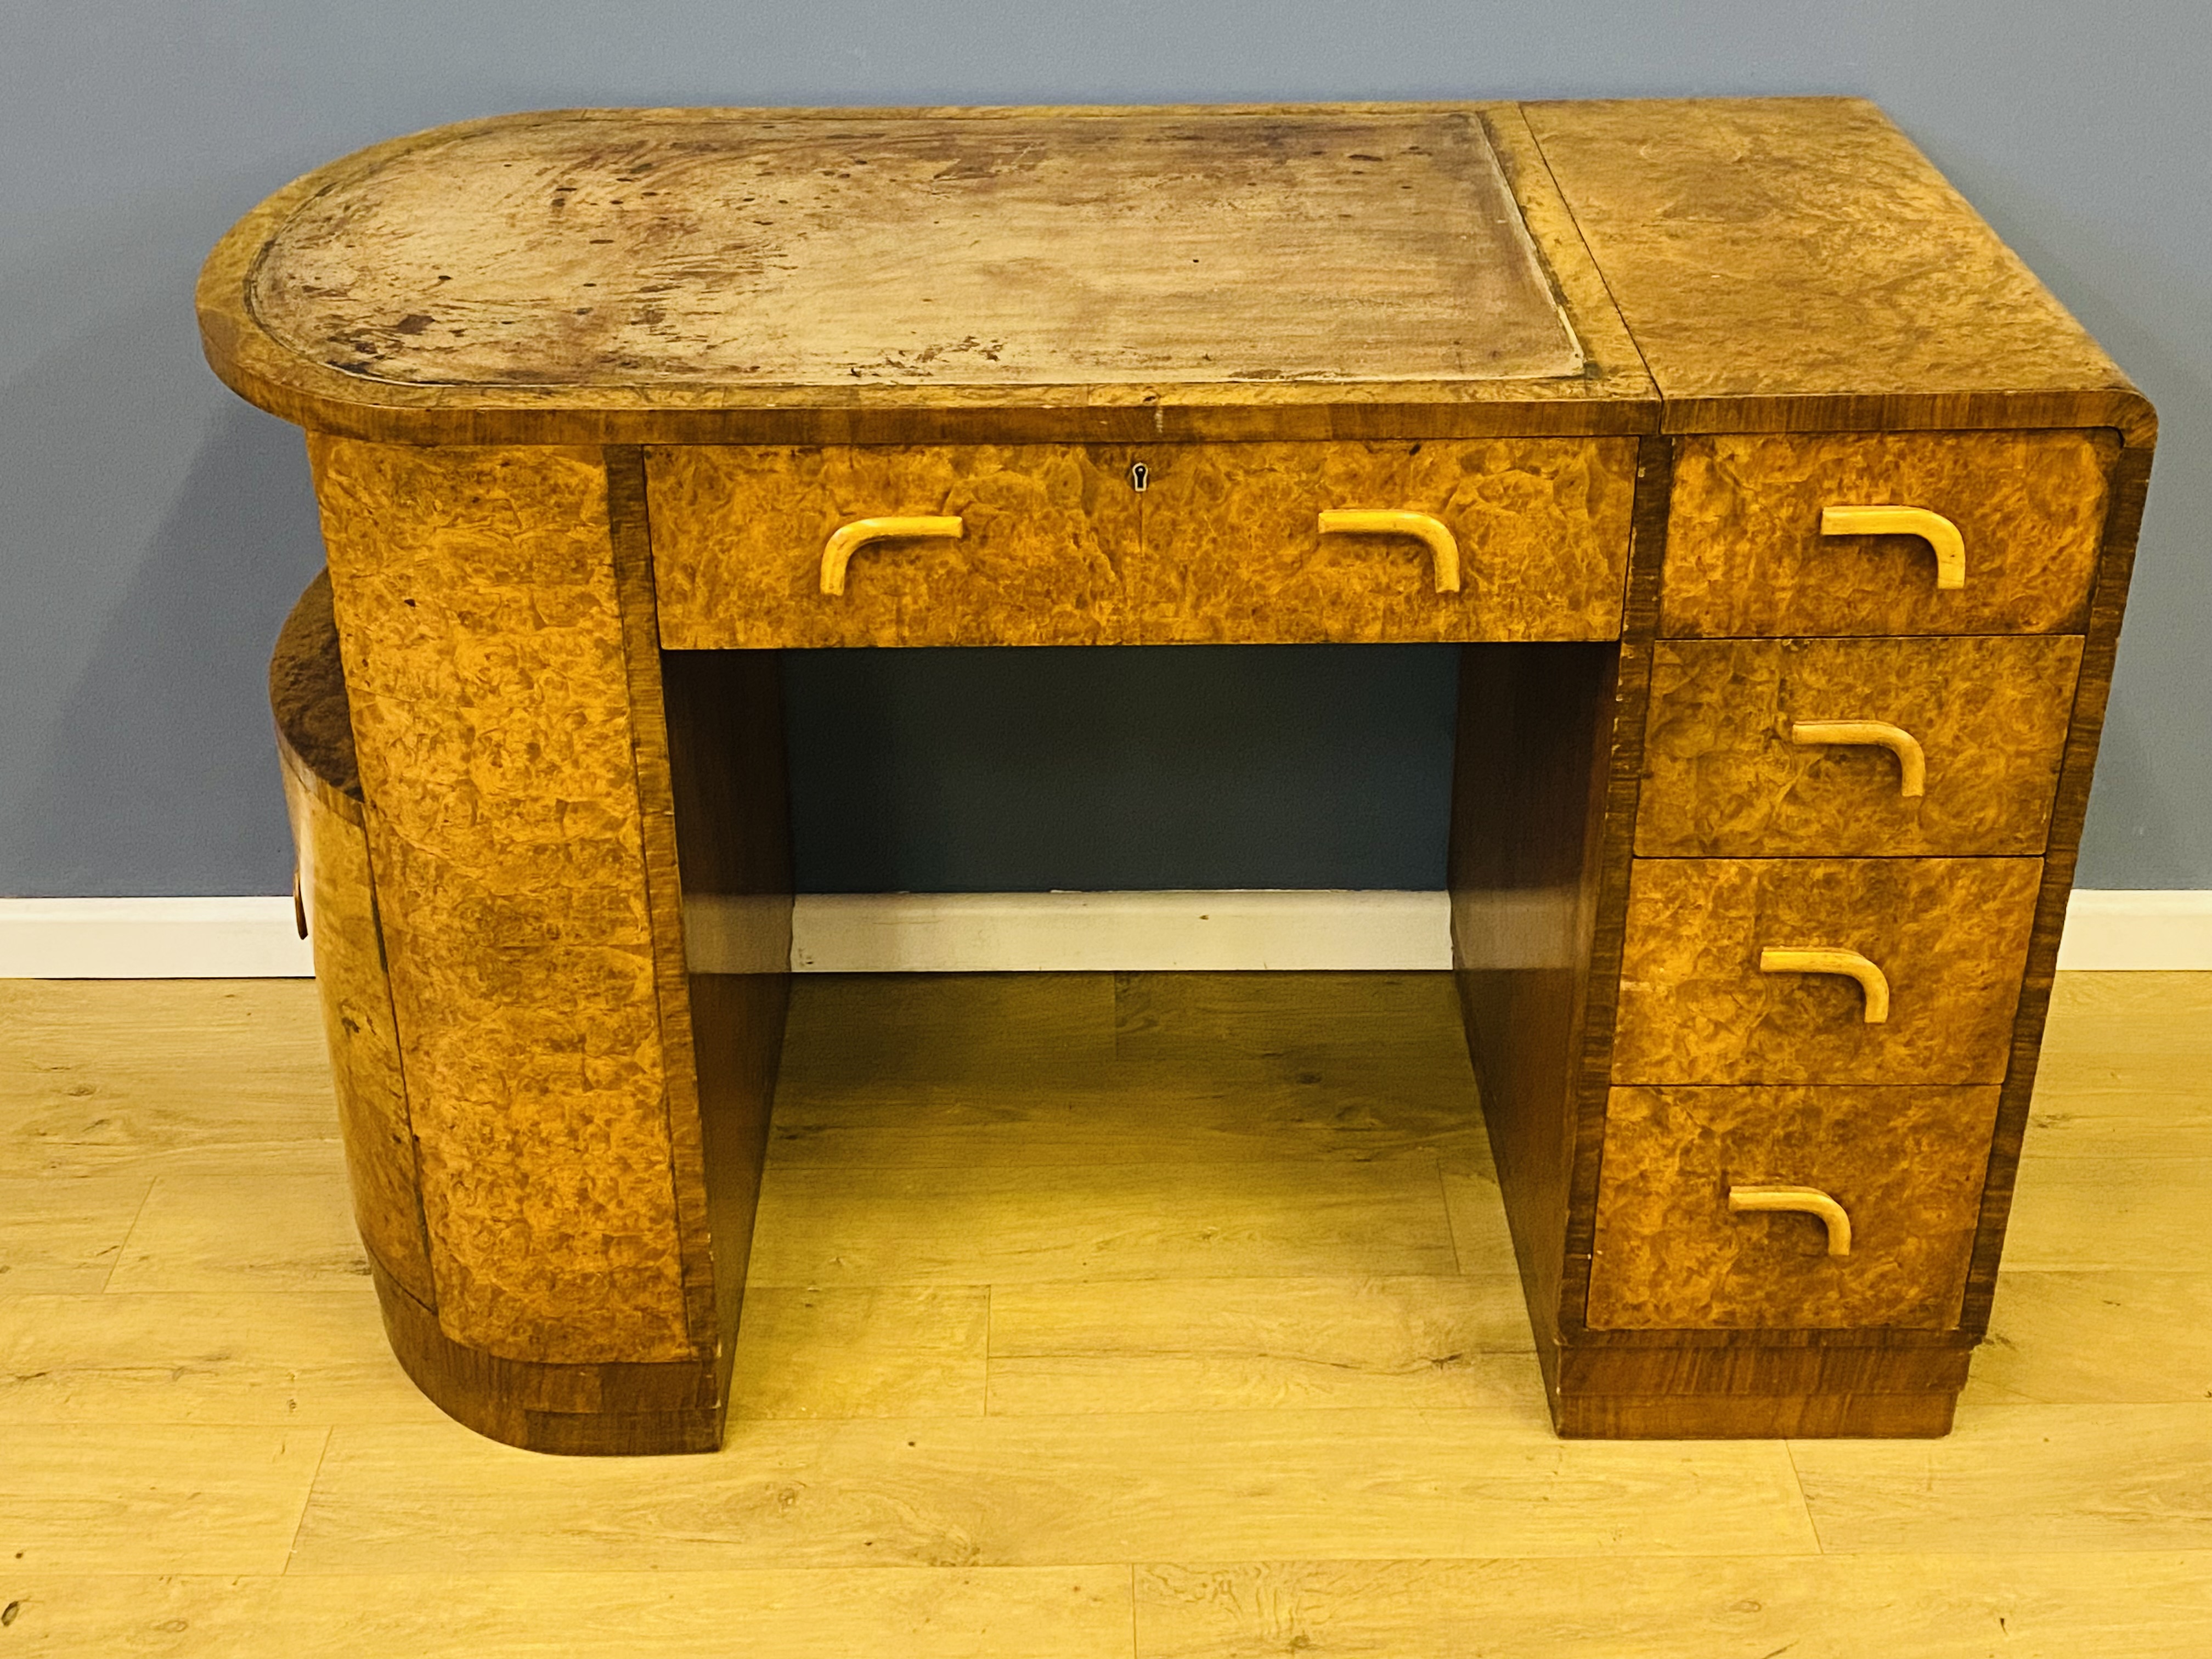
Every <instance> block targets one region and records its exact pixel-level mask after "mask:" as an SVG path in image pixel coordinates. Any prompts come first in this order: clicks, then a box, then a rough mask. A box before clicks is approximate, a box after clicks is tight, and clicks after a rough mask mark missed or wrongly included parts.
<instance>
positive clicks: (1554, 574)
mask: <svg viewBox="0 0 2212 1659" xmlns="http://www.w3.org/2000/svg"><path fill="white" fill-rule="evenodd" d="M1133 453H1134V454H1135V455H1136V458H1137V459H1141V460H1143V461H1144V462H1145V463H1146V466H1147V468H1148V470H1149V472H1150V477H1149V479H1148V482H1147V487H1146V493H1145V495H1144V498H1143V499H1144V518H1145V536H1144V552H1143V555H1142V556H1141V558H1140V559H1139V561H1138V562H1137V563H1136V564H1135V565H1133V567H1132V568H1131V571H1130V577H1129V598H1130V603H1131V605H1132V606H1133V608H1134V609H1135V611H1137V613H1138V615H1139V617H1141V618H1142V626H1143V629H1144V637H1145V638H1146V639H1148V640H1154V641H1163V642H1169V641H1349V642H1366V641H1386V640H1398V641H1432V640H1606V639H1613V638H1616V637H1618V635H1620V611H1621V595H1622V589H1623V586H1624V582H1625V580H1626V571H1627V564H1628V530H1629V509H1630V506H1631V504H1632V501H1633V499H1634V496H1635V493H1636V443H1635V441H1634V440H1633V439H1631V438H1499V439H1484V440H1462V439H1453V440H1440V441H1426V442H1412V441H1407V442H1393V443H1249V444H1244V443H1225V444H1205V445H1173V446H1166V447H1159V448H1156V449H1146V450H1139V451H1136V452H1133ZM1347 512H1369V513H1375V512H1386V513H1409V514H1418V515H1419V517H1420V518H1421V519H1422V520H1427V521H1429V523H1430V524H1431V525H1432V526H1434V529H1432V530H1430V531H1429V532H1427V533H1428V534H1429V535H1430V536H1431V537H1432V538H1433V537H1434V536H1435V534H1436V532H1437V531H1441V532H1443V536H1445V537H1448V538H1449V544H1448V545H1449V555H1446V556H1448V557H1449V556H1455V557H1456V561H1457V564H1458V568H1459V577H1460V581H1459V586H1458V589H1457V591H1456V592H1439V591H1438V590H1437V564H1438V558H1439V555H1438V553H1437V550H1435V548H1434V547H1433V546H1432V545H1431V542H1430V541H1428V540H1425V539H1423V537H1422V535H1421V534H1419V533H1415V532H1413V531H1411V530H1407V529H1395V530H1385V531H1349V532H1348V531H1337V530H1331V531H1328V532H1324V531H1323V529H1322V514H1323V513H1347Z"/></svg>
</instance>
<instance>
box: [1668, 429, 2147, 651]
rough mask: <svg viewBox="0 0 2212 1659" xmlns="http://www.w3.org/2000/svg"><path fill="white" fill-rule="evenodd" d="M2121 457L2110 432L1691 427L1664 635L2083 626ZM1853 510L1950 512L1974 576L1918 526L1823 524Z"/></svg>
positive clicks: (1680, 466) (1680, 473)
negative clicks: (1954, 574)
mask: <svg viewBox="0 0 2212 1659" xmlns="http://www.w3.org/2000/svg"><path fill="white" fill-rule="evenodd" d="M2118 453H2119V440H2118V436H2117V435H2114V434H2112V433H2109V432H2104V431H2095V432H1973V433H1898V434H1888V435H1839V436H1806V435H1741V436H1739V435H1729V436H1721V437H1692V438H1684V439H1682V440H1680V445H1679V447H1678V448H1677V449H1676V451H1675V459H1674V495H1673V499H1672V504H1671V507H1670V510H1669V513H1668V532H1667V561H1666V569H1665V574H1664V576H1663V578H1662V599H1661V607H1660V612H1661V615H1660V629H1661V632H1662V633H1663V634H1667V635H1676V636H1694V637H1700V638H1736V637H1765V636H1771V635H1807V634H1810V635H1850V634H1878V635H1889V634H2068V633H2079V632H2081V631H2082V629H2083V625H2084V622H2085V619H2086V617H2087V608H2088V597H2089V580H2090V577H2091V575H2092V574H2093V572H2094V570H2095V567H2096V562H2097V550H2098V547H2099V544H2100V540H2101V538H2102V536H2103V532H2104V524H2105V507H2106V480H2107V478H2108V477H2109V475H2110V473H2111V471H2112V463H2113V461H2114V459H2116V458H2117V457H2118ZM1841 507H1904V508H1913V509H1917V510H1919V511H1921V512H1923V513H1933V514H1936V515H1937V516H1938V517H1939V518H1940V519H1941V520H1944V521H1947V522H1948V524H1949V525H1951V526H1954V528H1955V529H1956V531H1957V532H1958V536H1959V538H1960V544H1961V550H1962V552H1963V558H1964V576H1963V582H1962V585H1960V586H1957V587H1955V588H1944V587H1941V586H1938V585H1937V583H1938V580H1939V567H1938V561H1937V556H1936V541H1935V540H1931V539H1929V538H1923V536H1921V535H1917V534H1895V533H1878V534H1867V533H1856V532H1851V533H1823V529H1822V526H1823V515H1824V513H1826V512H1827V510H1828V509H1831V508H1841ZM1936 533H1937V534H1939V535H1940V533H1941V532H1936Z"/></svg>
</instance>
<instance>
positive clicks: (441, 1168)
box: [311, 439, 695, 1364]
mask: <svg viewBox="0 0 2212 1659" xmlns="http://www.w3.org/2000/svg"><path fill="white" fill-rule="evenodd" d="M311 455H312V457H313V461H314V464H315V471H316V483H317V491H318V495H319V498H320V501H321V504H322V513H323V531H324V538H325V544H326V545H327V547H328V550H329V554H330V566H331V582H332V586H333V589H334V592H335V593H336V597H337V619H338V627H339V631H340V635H341V639H342V642H343V648H344V655H345V665H346V680H347V684H349V687H350V688H351V689H352V693H353V724H354V732H355V737H356V744H357V748H358V750H359V755H360V761H361V769H362V784H363V787H364V789H365V791H366V793H367V796H368V803H369V805H368V827H369V846H370V852H371V857H372V860H373V862H374V866H375V871H376V883H377V891H378V894H379V896H380V900H381V901H382V921H383V928H384V938H385V943H386V951H387V956H388V959H389V962H390V967H391V975H392V1001H393V1006H394V1009H395V1011H396V1013H397V1016H398V1030H399V1035H400V1040H401V1044H402V1048H403V1051H404V1054H405V1065H406V1071H407V1084H408V1094H409V1107H410V1115H411V1118H412V1121H413V1124H414V1129H415V1133H416V1141H417V1145H418V1146H419V1148H420V1158H421V1168H422V1197H423V1206H424V1210H425V1213H426V1216H427V1218H428V1231H429V1237H430V1243H431V1265H432V1270H433V1276H434V1279H435V1283H436V1286H437V1293H438V1302H437V1316H438V1320H439V1322H440V1324H441V1327H442V1328H443V1329H444V1330H445V1331H446V1332H447V1334H448V1335H450V1336H451V1337H452V1338H453V1340H456V1341H458V1342H461V1343H465V1344H467V1345H469V1346H475V1347H478V1348H481V1349H482V1350H483V1351H484V1352H488V1353H491V1354H495V1355H501V1356H503V1357H506V1358H516V1359H524V1360H533V1361H545V1362H556V1363H567V1364H575V1363H591V1362H595V1361H599V1360H602V1359H621V1360H627V1361H644V1362H650V1361H654V1360H677V1359H679V1358H684V1357H686V1356H689V1355H690V1354H691V1353H692V1352H694V1347H695V1338H694V1336H693V1334H692V1333H691V1332H690V1329H689V1328H688V1326H687V1322H686V1309H685V1303H684V1283H683V1275H682V1263H681V1258H680V1255H679V1243H678V1222H677V1214H676V1194H675V1191H674V1188H673V1184H672V1178H671V1172H670V1160H671V1139H670V1126H669V1118H668V1115H669V1105H668V1098H667V1091H668V1088H669V1083H668V1077H667V1073H666V1070H665V1060H664V1057H663V1049H662V1040H663V1031H662V1028H661V1024H660V1020H659V1004H658V1000H657V998H656V995H655V979H654V963H653V950H652V933H651V928H650V923H649V919H648V918H649V912H648V909H647V890H646V872H645V853H644V846H643V841H642V836H643V831H642V827H641V817H640V805H639V797H638V792H637V787H636V784H635V765H636V762H635V755H634V751H633V748H632V733H631V729H630V728H631V721H630V716H629V687H628V684H627V680H626V676H625V669H624V659H623V632H622V617H621V613H620V610H619V605H618V600H617V589H616V584H615V573H614V568H613V559H612V553H611V545H610V532H609V521H608V507H607V492H606V483H605V468H604V465H603V464H602V462H601V459H600V457H599V454H598V453H597V452H587V451H578V450H562V449H550V450H538V451H513V450H495V449H466V448H461V449H420V448H402V447H380V446H374V445H366V444H358V443H352V442H347V441H337V440H325V439H318V440H317V441H315V442H314V443H313V445H312V446H311Z"/></svg>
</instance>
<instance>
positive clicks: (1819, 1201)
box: [1729, 1187, 1851, 1255]
mask: <svg viewBox="0 0 2212 1659" xmlns="http://www.w3.org/2000/svg"><path fill="white" fill-rule="evenodd" d="M1747 1210H1782V1211H1789V1212H1796V1213H1797V1214H1800V1215H1816V1216H1818V1217H1820V1219H1821V1220H1822V1221H1824V1222H1826V1224H1827V1226H1828V1254H1829V1255H1850V1253H1851V1218H1850V1217H1849V1216H1848V1215H1845V1214H1844V1206H1842V1205H1840V1204H1838V1203H1837V1202H1836V1200H1834V1199H1832V1198H1830V1197H1829V1196H1828V1195H1827V1194H1826V1193H1824V1192H1822V1191H1821V1190H1820V1188H1818V1187H1731V1188H1729V1211H1730V1212H1732V1213H1735V1214H1739V1215H1740V1214H1741V1213H1742V1212H1745V1211H1747Z"/></svg>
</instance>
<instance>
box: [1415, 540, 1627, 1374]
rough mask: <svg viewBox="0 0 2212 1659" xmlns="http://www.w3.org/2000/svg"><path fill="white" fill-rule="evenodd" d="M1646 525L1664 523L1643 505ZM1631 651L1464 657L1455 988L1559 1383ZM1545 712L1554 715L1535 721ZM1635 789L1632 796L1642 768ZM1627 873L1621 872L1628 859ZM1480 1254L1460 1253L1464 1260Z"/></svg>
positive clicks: (1454, 836) (1543, 1344) (1516, 1239)
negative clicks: (1573, 1200)
mask: <svg viewBox="0 0 2212 1659" xmlns="http://www.w3.org/2000/svg"><path fill="white" fill-rule="evenodd" d="M1638 522H1639V526H1649V525H1650V523H1652V522H1653V515H1652V514H1651V513H1650V511H1649V504H1648V503H1647V504H1646V508H1645V510H1644V512H1643V513H1641V514H1640V515H1639V520H1638ZM1658 522H1659V523H1660V524H1662V525H1663V522H1664V520H1658ZM1627 656H1628V653H1626V652H1623V651H1619V650H1615V649H1613V648H1609V647H1604V646H1595V647H1565V648H1558V649H1551V650H1546V651H1543V652H1541V653H1533V652H1528V651H1525V650H1520V649H1516V648H1513V647H1499V646H1478V647H1472V648H1470V649H1468V650H1466V651H1464V652H1462V654H1461V659H1460V687H1459V728H1458V733H1457V738H1456V742H1455V752H1454V757H1453V765H1452V823H1451V842H1450V849H1449V866H1448V869H1449V875H1448V879H1449V883H1450V890H1451V902H1452V959H1453V964H1454V969H1455V974H1454V978H1455V984H1456V986H1457V987H1458V990H1459V994H1460V1002H1461V1006H1462V1011H1463V1016H1464V1023H1465V1028H1466V1040H1467V1044H1468V1052H1469V1054H1470V1055H1471V1057H1472V1059H1473V1060H1474V1068H1475V1071H1476V1073H1477V1074H1478V1076H1479V1077H1480V1079H1481V1091H1482V1112H1483V1120H1484V1123H1485V1125H1486V1128H1487V1130H1488V1133H1489V1139H1490V1146H1491V1149H1492V1153H1493V1154H1494V1156H1495V1158H1496V1161H1497V1169H1498V1177H1499V1186H1500V1188H1501V1191H1502V1201H1503V1207H1504V1212H1505V1214H1506V1217H1507V1218H1508V1221H1509V1225H1510V1229H1511V1233H1512V1238H1513V1245H1514V1252H1515V1256H1516V1260H1517V1261H1518V1262H1519V1264H1520V1268H1521V1277H1522V1285H1523V1288H1524V1291H1525V1293H1526V1296H1527V1299H1528V1311H1529V1319H1530V1322H1531V1324H1532V1326H1533V1328H1534V1332H1535V1340H1536V1346H1537V1352H1538V1353H1539V1355H1540V1356H1541V1358H1542V1359H1543V1361H1544V1364H1545V1367H1546V1371H1547V1376H1549V1375H1552V1374H1553V1369H1554V1367H1555V1365H1556V1362H1557V1358H1558V1352H1557V1350H1558V1330H1559V1308H1560V1304H1561V1300H1562V1291H1561V1285H1562V1283H1563V1280H1564V1279H1565V1275H1566V1274H1567V1273H1568V1272H1569V1267H1568V1263H1567V1261H1565V1253H1566V1252H1568V1251H1570V1250H1571V1249H1572V1248H1573V1245H1572V1243H1571V1240H1570V1239H1569V1237H1568V1225H1569V1224H1568V1217H1569V1206H1570V1196H1569V1188H1570V1184H1571V1181H1572V1179H1573V1172H1574V1164H1575V1155H1574V1147H1573V1137H1574V1135H1575V1133H1576V1132H1577V1123H1578V1120H1579V1113H1578V1111H1577V1107H1578V1105H1579V1101H1578V1099H1577V1095H1578V1085H1579V1084H1580V1082H1581V1078H1580V1075H1579V1074H1580V1073H1581V1072H1582V1071H1583V1066H1584V1062H1585V1059H1586V1048H1585V1045H1586V1043H1587V1042H1588V1040H1589V1027H1590V1025H1591V1024H1601V1025H1603V1026H1604V1027H1605V1028H1606V1035H1607V1036H1610V1027H1611V1024H1612V1022H1611V1020H1610V1019H1609V1018H1599V1019H1597V1020H1595V1021H1593V1020H1592V1018H1591V1017H1590V1015H1589V1012H1588V1011H1589V1004H1590V999H1591V997H1592V995H1593V994H1596V995H1598V996H1601V997H1603V996H1607V994H1609V992H1610V989H1611V986H1610V984H1608V983H1605V981H1609V980H1610V979H1611V978H1612V975H1610V974H1608V973H1607V970H1606V968H1605V966H1603V965H1596V964H1591V963H1590V958H1591V957H1592V955H1593V953H1594V951H1595V949H1596V948H1597V936H1598V930H1599V927H1600V926H1601V917H1600V915H1599V914H1598V912H1599V908H1600V906H1599V903H1598V897H1599V895H1598V891H1597V890H1598V887H1599V884H1600V882H1601V871H1602V870H1603V868H1604V866H1605V860H1606V855H1607V852H1608V851H1609V850H1610V849H1609V848H1607V845H1606V815H1607V811H1608V809H1609V808H1611V807H1613V805H1615V803H1613V801H1612V800H1611V799H1609V796H1610V793H1611V787H1612V786H1613V784H1614V783H1615V782H1616V781H1617V774H1616V771H1615V769H1614V767H1613V765H1612V764H1611V763H1612V762H1613V758H1614V754H1613V747H1612V745H1613V744H1614V742H1615V741H1616V739H1617V738H1619V737H1620V735H1621V726H1622V723H1623V722H1622V708H1621V706H1622V704H1623V702H1627V701H1638V691H1639V690H1640V686H1641V682H1640V677H1638V676H1636V674H1635V667H1636V665H1634V664H1628V665H1626V666H1627V673H1628V675H1629V679H1628V683H1627V684H1626V689H1625V690H1624V684H1623V678H1624V659H1626V657H1627ZM1536 709H1541V710H1542V711H1543V717H1542V718H1541V719H1531V718H1528V714H1526V713H1524V711H1533V710H1536ZM1637 713H1638V716H1639V718H1638V719H1637V720H1635V726H1636V727H1637V728H1638V729H1637V731H1636V732H1634V733H1633V734H1632V735H1640V727H1641V720H1640V714H1641V708H1640V702H1639V703H1638V710H1637ZM1600 780H1602V781H1600ZM1627 782H1628V786H1629V787H1630V788H1631V789H1633V787H1634V783H1635V779H1634V775H1633V774H1631V775H1630V776H1629V778H1628V780H1627ZM1632 801H1633V797H1632V796H1631V812H1632V810H1633V809H1632ZM1621 867H1622V871H1623V873H1625V867H1626V860H1625V859H1624V860H1621ZM1623 886H1624V887H1625V883H1624V884H1623ZM1456 1196H1458V1197H1459V1198H1460V1199H1461V1200H1462V1201H1461V1202H1458V1203H1455V1205H1454V1206H1453V1221H1454V1227H1455V1232H1462V1233H1463V1232H1465V1231H1468V1227H1469V1222H1470V1218H1469V1213H1468V1212H1470V1211H1471V1210H1476V1211H1479V1212H1481V1213H1482V1214H1483V1215H1484V1216H1485V1218H1486V1215H1487V1206H1477V1205H1474V1204H1470V1203H1469V1202H1468V1201H1467V1200H1468V1194H1457V1195H1456ZM1483 1196H1484V1197H1486V1196H1487V1194H1484V1195H1483ZM1585 1248H1586V1247H1585ZM1470 1259H1472V1258H1471V1257H1470V1256H1468V1255H1467V1254H1465V1253H1464V1252H1463V1253H1462V1257H1461V1260H1462V1263H1464V1262H1465V1261H1468V1260H1470ZM1578 1301H1579V1298H1578V1297H1577V1302H1578Z"/></svg>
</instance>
